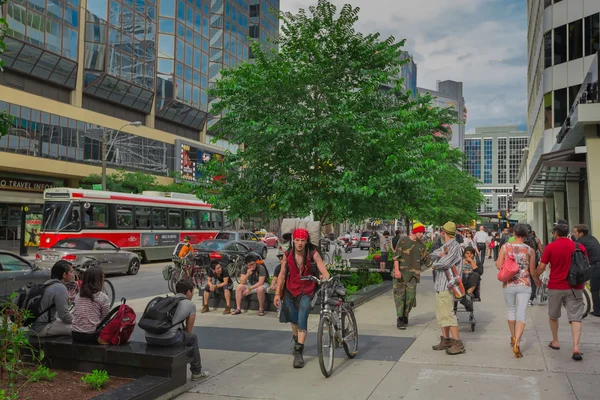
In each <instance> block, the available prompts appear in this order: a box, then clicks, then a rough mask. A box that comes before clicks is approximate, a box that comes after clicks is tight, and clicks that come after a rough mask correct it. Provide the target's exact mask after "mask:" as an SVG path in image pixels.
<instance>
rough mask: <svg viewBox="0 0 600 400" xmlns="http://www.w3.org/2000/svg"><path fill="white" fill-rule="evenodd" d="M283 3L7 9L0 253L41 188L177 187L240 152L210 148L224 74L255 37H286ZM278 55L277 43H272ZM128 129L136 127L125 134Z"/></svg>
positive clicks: (66, 0) (244, 0)
mask: <svg viewBox="0 0 600 400" xmlns="http://www.w3.org/2000/svg"><path fill="white" fill-rule="evenodd" d="M269 8H275V9H278V8H279V0H9V1H8V3H7V4H5V5H4V6H2V7H0V15H1V16H3V17H4V18H6V20H7V22H8V24H9V29H8V32H7V36H6V37H5V39H4V40H5V43H6V51H5V53H4V54H2V55H0V57H1V58H2V59H3V60H4V61H5V69H4V72H0V112H4V111H7V112H8V113H10V114H11V115H12V116H13V117H14V125H13V126H12V127H11V129H10V130H9V134H8V135H7V136H4V137H2V138H1V139H0V246H2V243H3V241H4V243H5V242H6V241H7V240H8V241H13V242H14V241H15V240H16V239H18V236H19V234H20V233H19V232H20V230H19V229H18V225H19V219H20V208H21V206H23V205H26V204H36V203H42V202H43V201H42V192H43V190H44V188H47V187H54V186H66V187H78V186H79V180H80V179H81V178H83V177H86V176H88V175H90V174H100V172H101V169H100V164H101V161H102V143H103V142H104V143H107V147H108V149H109V151H108V153H107V162H108V166H109V173H111V172H114V171H115V169H117V168H123V169H126V170H130V171H141V172H144V173H147V174H151V175H154V176H156V177H157V178H158V180H159V182H161V183H168V182H172V178H171V177H170V176H171V174H172V172H174V171H177V172H180V173H181V174H182V178H183V179H186V180H190V181H194V180H196V179H197V178H198V177H197V174H196V170H195V166H196V165H198V163H201V162H203V161H205V160H207V159H209V158H210V156H211V155H223V154H224V152H225V150H231V151H234V152H235V151H236V150H237V146H236V145H234V144H232V143H229V142H228V141H226V140H220V141H219V142H217V143H216V145H215V144H212V143H210V141H211V139H212V137H211V136H210V135H208V134H207V133H206V129H207V126H210V125H211V124H212V123H214V121H215V118H217V117H218V116H213V115H211V114H210V112H209V110H210V107H211V104H212V103H213V102H214V101H215V99H213V98H211V97H210V96H209V95H208V92H207V91H208V89H209V88H210V87H211V86H212V85H214V83H215V81H216V80H217V79H218V78H219V77H220V71H221V70H222V69H223V68H227V67H233V66H236V65H237V64H239V63H241V62H244V61H246V60H248V59H249V58H250V57H249V48H248V40H247V38H248V36H251V37H253V38H257V39H258V40H260V41H261V42H263V43H267V38H268V37H275V36H276V35H277V34H278V32H279V25H278V20H277V19H276V18H275V17H274V16H272V15H271V14H270V13H269V12H268V10H269ZM270 45H271V44H270ZM137 121H139V122H141V126H139V127H135V126H132V125H130V124H131V123H132V122H137ZM128 124H129V125H128Z"/></svg>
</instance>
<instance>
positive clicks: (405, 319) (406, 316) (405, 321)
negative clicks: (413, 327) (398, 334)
mask: <svg viewBox="0 0 600 400" xmlns="http://www.w3.org/2000/svg"><path fill="white" fill-rule="evenodd" d="M404 324H405V325H408V315H405V316H404Z"/></svg>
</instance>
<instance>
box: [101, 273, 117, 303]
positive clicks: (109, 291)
mask: <svg viewBox="0 0 600 400" xmlns="http://www.w3.org/2000/svg"><path fill="white" fill-rule="evenodd" d="M102 291H103V292H104V293H106V295H107V296H108V299H109V300H110V308H112V306H113V304H115V287H114V286H113V284H112V282H111V281H109V280H108V279H105V280H104V288H103V289H102Z"/></svg>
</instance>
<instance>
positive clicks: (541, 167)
mask: <svg viewBox="0 0 600 400" xmlns="http://www.w3.org/2000/svg"><path fill="white" fill-rule="evenodd" d="M585 168H586V161H585V154H584V153H581V152H580V151H576V148H571V149H567V150H559V151H553V152H551V153H546V154H543V155H542V156H541V157H540V159H539V160H538V162H537V164H536V166H535V169H534V170H533V173H532V174H531V177H530V178H529V181H528V182H527V185H526V186H525V190H523V191H522V192H514V193H513V198H514V200H516V201H523V200H527V199H536V198H544V197H550V196H552V195H553V193H554V192H561V191H565V190H566V184H567V182H580V181H581V180H583V179H585V177H586V171H585Z"/></svg>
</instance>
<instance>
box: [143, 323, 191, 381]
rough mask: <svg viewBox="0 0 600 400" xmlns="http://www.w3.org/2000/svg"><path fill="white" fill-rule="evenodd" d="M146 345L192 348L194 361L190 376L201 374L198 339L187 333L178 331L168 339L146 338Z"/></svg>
mask: <svg viewBox="0 0 600 400" xmlns="http://www.w3.org/2000/svg"><path fill="white" fill-rule="evenodd" d="M146 343H148V344H149V345H152V346H173V345H177V344H182V345H184V346H189V347H191V348H192V352H193V356H194V359H193V360H192V362H191V363H190V371H192V374H199V373H200V372H202V360H201V359H200V350H199V349H198V337H197V336H196V335H195V334H193V333H189V332H188V331H182V330H178V331H177V333H176V334H175V336H173V337H172V338H169V339H157V338H151V337H146Z"/></svg>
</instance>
